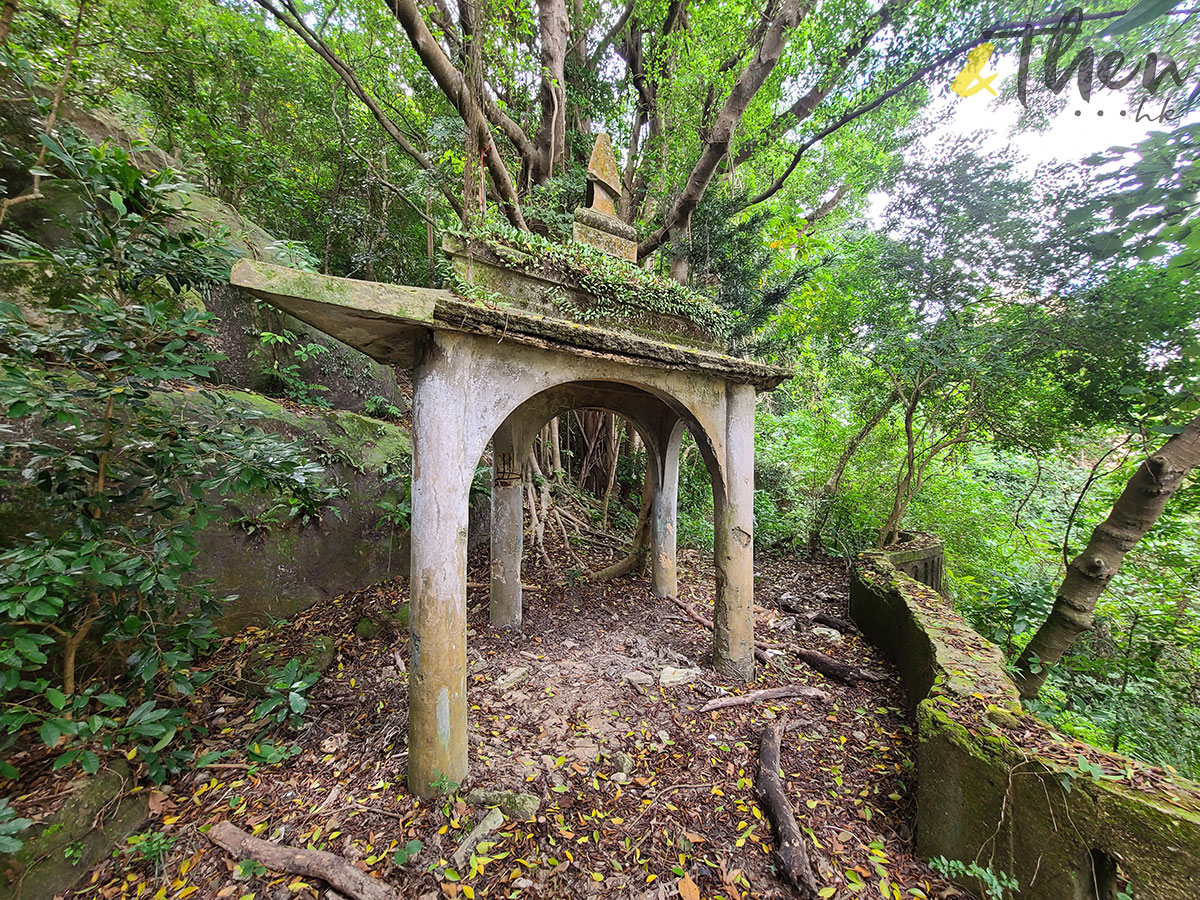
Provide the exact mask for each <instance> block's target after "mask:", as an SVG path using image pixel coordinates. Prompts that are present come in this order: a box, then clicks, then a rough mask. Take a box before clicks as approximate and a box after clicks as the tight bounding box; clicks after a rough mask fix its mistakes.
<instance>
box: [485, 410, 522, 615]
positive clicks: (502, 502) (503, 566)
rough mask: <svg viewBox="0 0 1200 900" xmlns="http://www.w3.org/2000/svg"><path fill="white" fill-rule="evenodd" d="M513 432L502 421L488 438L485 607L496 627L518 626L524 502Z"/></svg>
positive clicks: (519, 465) (510, 427)
mask: <svg viewBox="0 0 1200 900" xmlns="http://www.w3.org/2000/svg"><path fill="white" fill-rule="evenodd" d="M514 431H515V429H514V428H513V426H512V425H511V424H510V423H508V422H505V423H504V424H503V425H501V426H500V428H499V429H497V431H496V434H495V435H494V436H493V437H492V543H491V555H492V584H491V601H490V603H489V605H488V610H489V618H490V619H491V623H492V625H494V626H495V627H497V628H520V627H521V554H522V552H523V550H524V547H523V543H524V537H525V534H524V532H525V518H524V513H525V504H524V497H523V494H522V491H521V464H520V462H519V461H518V460H519V457H518V455H517V446H516V440H515V434H514Z"/></svg>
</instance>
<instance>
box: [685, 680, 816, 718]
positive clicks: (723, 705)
mask: <svg viewBox="0 0 1200 900" xmlns="http://www.w3.org/2000/svg"><path fill="white" fill-rule="evenodd" d="M786 697H801V698H803V699H805V700H812V701H814V702H817V703H828V702H829V695H828V694H827V693H825V692H824V691H823V690H821V689H820V688H815V687H808V686H807V685H799V684H789V685H784V686H783V687H776V688H766V689H765V690H761V691H750V693H748V694H736V695H734V696H732V697H717V698H716V699H715V700H709V701H708V702H707V703H705V704H704V705H703V706H702V707H700V712H702V713H706V712H712V711H713V710H714V709H728V708H729V707H731V706H749V705H750V704H751V703H761V702H762V701H764V700H782V699H784V698H786Z"/></svg>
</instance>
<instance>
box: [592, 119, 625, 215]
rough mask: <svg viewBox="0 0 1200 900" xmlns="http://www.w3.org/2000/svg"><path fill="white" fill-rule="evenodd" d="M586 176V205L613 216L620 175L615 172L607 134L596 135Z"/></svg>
mask: <svg viewBox="0 0 1200 900" xmlns="http://www.w3.org/2000/svg"><path fill="white" fill-rule="evenodd" d="M587 176H588V207H589V208H590V209H594V210H596V212H598V213H603V214H604V215H606V216H615V215H616V214H617V207H616V203H617V198H618V197H620V196H621V176H620V173H618V172H617V158H616V156H614V155H613V148H612V139H611V138H609V136H608V135H607V134H603V133H602V134H598V135H596V144H595V146H593V147H592V158H591V159H589V160H588V172H587Z"/></svg>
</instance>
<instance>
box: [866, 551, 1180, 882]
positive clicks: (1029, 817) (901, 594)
mask: <svg viewBox="0 0 1200 900" xmlns="http://www.w3.org/2000/svg"><path fill="white" fill-rule="evenodd" d="M906 549H908V550H911V548H906ZM903 561H904V562H907V561H908V557H905V558H904V560H903ZM851 615H852V617H853V618H854V620H855V622H856V623H857V624H858V626H859V627H860V628H861V629H862V631H863V634H864V635H866V636H867V637H868V638H869V639H870V640H871V641H872V642H874V643H875V644H876V645H878V646H879V647H880V648H881V649H883V650H884V651H885V652H886V653H887V654H888V655H889V656H890V657H891V659H892V660H893V661H894V662H895V663H896V665H897V666H898V667H899V669H900V672H901V676H902V678H903V680H904V683H905V687H906V689H907V691H908V696H909V702H910V704H911V705H912V706H913V707H914V709H915V712H916V719H917V734H918V749H917V770H918V776H919V783H918V790H917V849H918V852H920V853H921V854H922V855H923V856H926V857H933V856H945V857H947V858H948V859H960V860H963V861H965V862H972V861H974V862H978V863H979V864H980V865H983V866H991V867H992V868H993V869H995V870H1003V871H1006V872H1008V873H1010V874H1013V875H1015V876H1016V878H1017V880H1018V882H1019V884H1020V886H1021V889H1020V892H1019V896H1020V897H1022V898H1028V900H1091V898H1095V900H1110V898H1112V897H1115V896H1116V893H1115V892H1116V889H1117V887H1118V886H1122V885H1123V884H1124V883H1125V880H1126V879H1127V880H1128V881H1129V882H1130V884H1131V885H1132V888H1133V894H1134V896H1135V897H1136V898H1139V900H1178V898H1184V897H1194V896H1200V785H1196V784H1192V783H1190V782H1184V781H1181V780H1176V779H1174V778H1172V777H1171V776H1170V775H1168V774H1167V773H1165V772H1162V771H1161V770H1158V769H1154V768H1152V767H1149V766H1146V765H1143V764H1141V763H1138V762H1135V761H1134V760H1131V759H1128V758H1126V757H1122V756H1119V755H1116V754H1111V753H1103V752H1101V751H1099V750H1096V749H1095V748H1091V747H1085V746H1083V745H1081V744H1076V743H1072V742H1069V741H1066V740H1065V739H1063V738H1061V737H1059V736H1058V735H1056V734H1054V733H1053V732H1051V731H1050V730H1049V728H1048V727H1047V726H1046V725H1045V724H1044V723H1042V722H1041V721H1040V720H1039V719H1037V718H1035V717H1034V716H1031V715H1029V714H1027V713H1025V712H1024V711H1023V710H1022V709H1021V706H1020V701H1019V695H1018V693H1017V690H1016V686H1015V685H1014V684H1013V683H1012V682H1011V681H1010V680H1009V678H1008V677H1007V675H1006V674H1005V672H1004V668H1003V663H1004V660H1003V657H1002V655H1001V654H1000V651H999V650H998V649H997V648H996V647H995V646H994V645H992V644H991V643H990V642H988V641H987V640H985V639H984V638H982V637H981V636H979V635H978V634H976V633H975V632H974V631H972V630H971V628H970V627H969V626H967V624H966V623H965V622H963V621H962V620H961V619H960V618H959V617H958V616H957V615H955V614H954V612H953V611H952V610H951V609H950V608H949V606H948V605H947V604H946V601H945V600H944V599H943V598H942V597H941V596H940V595H939V594H938V593H937V592H936V591H934V590H932V589H931V588H929V587H927V586H925V585H922V584H920V583H918V582H916V581H914V580H913V579H912V578H910V577H908V576H906V575H905V574H903V573H902V572H900V571H898V570H897V568H896V567H895V566H893V565H892V562H891V560H890V558H889V554H888V553H887V552H879V551H876V552H870V553H865V554H863V555H862V556H860V557H859V559H858V561H857V564H856V566H855V574H854V579H853V582H852V585H851ZM1113 871H1119V874H1120V877H1119V878H1118V877H1114V875H1113V874H1112V872H1113ZM964 886H965V887H968V888H970V889H973V890H978V889H979V886H978V885H977V884H974V883H973V882H970V881H967V882H964Z"/></svg>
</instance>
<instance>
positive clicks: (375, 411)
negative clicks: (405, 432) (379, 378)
mask: <svg viewBox="0 0 1200 900" xmlns="http://www.w3.org/2000/svg"><path fill="white" fill-rule="evenodd" d="M363 412H365V413H366V414H367V415H368V416H371V417H373V418H376V419H390V420H392V421H394V422H398V421H400V420H401V419H403V418H404V410H402V409H400V408H399V407H397V406H395V405H393V404H392V403H390V402H388V399H387V398H386V397H381V396H379V395H378V394H375V395H373V396H371V397H368V398H367V401H366V402H365V403H364V404H363Z"/></svg>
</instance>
